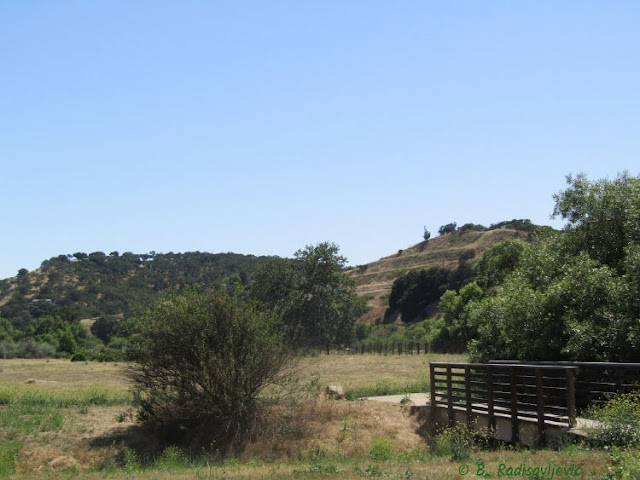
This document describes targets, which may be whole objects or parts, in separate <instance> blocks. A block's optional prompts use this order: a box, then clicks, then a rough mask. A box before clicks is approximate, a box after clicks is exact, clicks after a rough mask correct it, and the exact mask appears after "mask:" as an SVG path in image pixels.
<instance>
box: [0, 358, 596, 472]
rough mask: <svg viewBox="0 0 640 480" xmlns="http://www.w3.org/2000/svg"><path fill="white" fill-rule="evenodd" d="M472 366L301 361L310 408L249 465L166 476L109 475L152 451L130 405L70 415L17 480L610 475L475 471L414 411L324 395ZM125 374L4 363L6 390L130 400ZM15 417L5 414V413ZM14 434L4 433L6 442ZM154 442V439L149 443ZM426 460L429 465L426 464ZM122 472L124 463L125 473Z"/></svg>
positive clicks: (257, 447)
mask: <svg viewBox="0 0 640 480" xmlns="http://www.w3.org/2000/svg"><path fill="white" fill-rule="evenodd" d="M445 358H446V359H447V360H449V361H464V360H465V358H464V357H461V356H458V357H452V356H446V357H443V356H437V357H434V356H426V355H420V356H418V355H413V356H411V355H403V356H397V355H396V356H386V357H385V356H368V355H365V356H360V355H358V356H348V355H332V356H325V355H320V356H317V357H306V358H302V359H300V365H299V367H300V377H301V382H300V383H301V385H302V386H303V387H304V386H305V385H306V386H307V387H308V388H307V389H306V392H307V395H308V397H307V399H306V400H305V401H302V402H300V403H299V404H298V405H297V406H296V407H291V406H289V407H287V406H285V405H281V406H279V407H277V408H274V409H273V411H271V413H270V417H269V418H270V419H271V423H270V424H269V427H268V428H265V429H264V430H262V432H261V433H260V434H259V435H258V436H257V438H256V441H254V442H253V443H251V444H250V445H249V446H248V447H247V449H246V450H245V451H244V453H243V454H242V455H241V456H240V457H239V461H232V462H226V463H224V464H222V465H219V464H211V465H209V466H207V465H202V464H201V465H200V466H199V467H198V468H189V469H184V468H183V469H180V470H178V471H163V470H162V469H158V468H154V469H152V470H147V471H138V470H135V471H128V472H127V471H126V470H122V469H116V470H114V469H106V470H105V469H103V467H104V466H105V465H106V466H108V465H116V464H121V461H122V457H123V455H124V454H125V453H126V449H124V447H123V446H122V445H134V444H135V443H136V442H137V443H138V444H139V443H140V442H147V443H148V444H152V443H153V440H152V439H151V438H149V437H148V435H149V434H148V433H147V432H145V431H143V430H141V429H140V427H139V426H137V425H136V422H135V421H134V415H133V411H132V409H131V407H130V406H128V405H120V406H109V407H88V408H84V409H82V408H77V407H76V408H61V409H58V410H57V411H59V412H61V413H62V414H63V416H64V422H63V424H62V426H61V427H60V428H58V429H57V430H54V431H46V432H36V433H30V434H29V435H27V436H26V437H25V438H23V439H22V440H23V446H22V448H21V449H20V451H19V453H18V458H17V462H16V472H17V473H16V475H15V477H16V478H20V479H32V478H42V477H55V478H83V479H84V478H87V479H89V478H91V479H97V478H113V479H115V478H141V479H149V480H151V479H173V478H175V479H187V478H188V479H200V478H202V479H213V478H233V479H236V478H237V479H239V478H363V477H369V476H383V477H390V478H410V477H412V478H460V474H459V473H458V469H459V468H460V466H461V465H462V464H463V463H466V464H468V465H470V468H476V467H475V463H476V462H479V461H482V462H484V463H486V464H487V470H486V471H487V472H492V471H497V469H498V468H499V464H500V463H505V462H506V463H508V464H509V465H512V464H513V465H516V464H518V463H522V462H525V463H528V464H532V463H533V462H535V463H536V464H546V463H555V464H556V465H565V464H567V465H568V464H570V463H571V462H573V463H576V464H578V463H579V464H583V470H582V472H584V473H583V475H581V477H582V478H593V477H592V476H591V475H590V473H589V472H592V471H597V472H602V471H603V469H604V468H605V464H606V456H605V455H604V454H602V453H587V452H584V451H577V452H574V456H572V457H569V456H567V454H566V453H563V452H549V451H542V452H529V451H509V450H499V451H494V452H477V453H475V454H474V455H473V457H472V459H471V460H469V461H467V462H452V461H450V460H449V459H446V458H433V457H429V456H428V453H427V452H428V449H427V446H426V443H425V440H424V439H423V438H422V437H421V436H420V435H419V433H418V432H419V431H420V428H421V424H422V422H421V421H420V420H419V419H418V418H417V417H416V416H412V415H409V413H408V410H406V409H404V408H402V407H399V406H397V405H392V404H384V403H377V402H371V401H351V402H349V401H345V400H340V401H335V400H328V399H326V398H324V397H323V396H322V395H319V396H315V397H314V396H313V395H312V394H313V392H314V391H318V390H321V389H323V388H324V386H326V385H328V384H336V383H338V384H341V385H343V386H344V387H345V388H361V387H366V386H370V385H373V384H375V383H376V382H380V381H383V382H384V381H386V382H392V383H394V384H404V383H413V382H417V381H419V380H420V379H421V378H422V377H423V376H424V375H426V372H428V361H429V360H444V359H445ZM124 367H125V366H124V365H123V364H112V363H97V362H76V363H71V362H69V361H65V360H50V361H47V360H0V386H2V385H13V386H18V387H19V388H22V389H36V390H39V391H50V392H57V393H62V392H74V391H79V390H81V389H83V388H86V387H87V386H89V385H96V384H97V385H102V386H107V387H108V388H110V389H113V390H116V391H120V392H124V391H126V389H127V380H126V377H125V376H124V375H123V373H124ZM7 408H11V407H10V406H0V409H7ZM5 434H6V432H3V431H2V430H0V441H2V439H3V438H5ZM145 435H146V436H147V437H145ZM380 440H383V441H387V442H389V444H391V445H392V446H393V452H392V454H393V458H392V460H391V461H380V460H377V459H375V458H371V456H370V450H371V448H372V445H373V444H374V443H375V442H376V441H380ZM425 455H426V457H425ZM118 462H120V463H118Z"/></svg>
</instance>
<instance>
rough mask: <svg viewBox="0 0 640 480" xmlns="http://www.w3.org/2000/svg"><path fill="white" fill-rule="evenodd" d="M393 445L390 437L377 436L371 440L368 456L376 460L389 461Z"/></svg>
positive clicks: (391, 457)
mask: <svg viewBox="0 0 640 480" xmlns="http://www.w3.org/2000/svg"><path fill="white" fill-rule="evenodd" d="M393 451H394V446H393V442H392V441H391V439H389V438H387V437H377V438H374V439H373V441H372V442H371V448H370V449H369V456H370V457H371V458H372V459H373V460H376V461H378V462H389V461H391V460H392V459H393Z"/></svg>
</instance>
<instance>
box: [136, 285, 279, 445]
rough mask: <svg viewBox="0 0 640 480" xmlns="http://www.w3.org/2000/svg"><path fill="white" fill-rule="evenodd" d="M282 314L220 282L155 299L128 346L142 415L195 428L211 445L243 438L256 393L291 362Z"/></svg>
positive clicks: (252, 415)
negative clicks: (232, 291) (204, 289)
mask: <svg viewBox="0 0 640 480" xmlns="http://www.w3.org/2000/svg"><path fill="white" fill-rule="evenodd" d="M280 322H281V320H280V319H279V318H278V317H276V316H274V315H272V314H271V313H268V312H265V311H264V310H260V309H258V308H256V306H255V305H252V304H249V303H246V302H244V301H242V300H241V299H240V298H239V297H232V296H230V295H229V294H228V293H226V292H225V291H223V290H218V291H213V292H210V293H206V294H205V293H203V292H201V291H200V290H199V289H195V288H194V289H186V290H185V291H184V292H183V293H180V294H179V293H177V292H170V293H169V294H168V295H166V296H164V297H163V298H162V299H160V300H158V301H157V302H155V303H154V304H153V305H152V306H151V307H150V308H149V309H148V310H147V311H145V312H144V314H143V316H142V320H141V321H140V322H139V323H138V326H137V331H136V333H135V334H134V335H135V341H134V342H132V343H131V346H130V349H129V358H130V359H131V360H132V361H133V362H134V364H133V366H132V368H131V370H130V377H131V379H132V381H133V386H134V396H135V400H136V403H137V405H138V407H139V413H140V417H141V418H142V419H144V420H147V421H149V422H161V423H162V422H163V423H165V424H179V425H183V426H190V427H191V428H198V429H199V431H200V432H206V433H207V435H210V438H208V439H206V440H207V441H208V442H205V443H208V444H209V445H211V443H210V442H211V440H214V441H216V444H215V447H216V448H223V447H224V446H225V445H237V444H239V443H241V442H242V441H244V440H246V439H248V436H249V434H250V431H251V428H252V427H253V426H254V421H255V419H256V414H257V412H258V410H259V405H260V400H259V395H260V393H261V392H262V391H263V390H264V389H265V387H267V386H268V385H271V384H273V383H275V382H277V381H278V379H279V378H280V377H281V375H282V374H283V372H284V371H285V369H286V368H287V366H288V365H289V362H290V356H289V351H288V348H287V347H286V346H285V345H286V344H285V342H283V335H282V329H281V328H280ZM192 436H193V435H192Z"/></svg>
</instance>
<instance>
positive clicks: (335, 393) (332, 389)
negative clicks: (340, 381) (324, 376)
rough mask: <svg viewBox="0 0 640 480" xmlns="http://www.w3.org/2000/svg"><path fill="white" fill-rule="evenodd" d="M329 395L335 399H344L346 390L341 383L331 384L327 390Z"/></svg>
mask: <svg viewBox="0 0 640 480" xmlns="http://www.w3.org/2000/svg"><path fill="white" fill-rule="evenodd" d="M325 393H326V395H327V397H329V398H333V399H334V400H342V399H343V398H344V390H343V389H342V387H341V386H340V385H329V386H327V389H326V390H325Z"/></svg>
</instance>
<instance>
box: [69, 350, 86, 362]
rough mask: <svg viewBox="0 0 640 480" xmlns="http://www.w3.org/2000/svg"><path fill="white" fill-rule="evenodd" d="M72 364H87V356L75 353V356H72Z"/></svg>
mask: <svg viewBox="0 0 640 480" xmlns="http://www.w3.org/2000/svg"><path fill="white" fill-rule="evenodd" d="M70 360H71V361H72V362H86V361H87V360H88V359H87V356H86V355H85V354H84V353H82V352H78V353H74V354H73V355H71V359H70Z"/></svg>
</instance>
